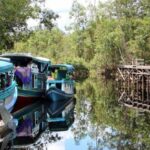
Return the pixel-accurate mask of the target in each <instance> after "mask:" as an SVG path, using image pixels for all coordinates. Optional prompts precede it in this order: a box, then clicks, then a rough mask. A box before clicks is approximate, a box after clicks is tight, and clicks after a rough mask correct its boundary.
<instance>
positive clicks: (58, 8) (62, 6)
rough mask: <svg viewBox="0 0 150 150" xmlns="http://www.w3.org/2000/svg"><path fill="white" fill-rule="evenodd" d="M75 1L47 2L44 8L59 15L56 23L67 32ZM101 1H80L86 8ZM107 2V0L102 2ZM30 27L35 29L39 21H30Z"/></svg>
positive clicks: (47, 0)
mask: <svg viewBox="0 0 150 150" xmlns="http://www.w3.org/2000/svg"><path fill="white" fill-rule="evenodd" d="M73 1H74V0H45V4H44V5H42V7H44V8H46V9H48V10H49V9H50V10H53V11H54V12H55V13H57V14H58V15H59V18H58V19H57V21H56V24H57V25H58V27H59V28H60V29H61V30H63V31H65V26H68V25H69V24H70V23H71V20H70V18H69V12H70V11H71V7H72V3H73ZM98 1H99V0H78V2H79V3H81V4H82V5H84V6H87V4H89V3H92V4H95V3H97V2H98ZM101 1H105V0H101ZM28 24H29V27H33V26H35V25H36V24H37V21H33V20H31V19H29V20H28Z"/></svg>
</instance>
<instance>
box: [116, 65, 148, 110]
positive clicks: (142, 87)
mask: <svg viewBox="0 0 150 150" xmlns="http://www.w3.org/2000/svg"><path fill="white" fill-rule="evenodd" d="M117 80H118V82H119V83H120V84H119V85H120V87H119V89H120V95H121V96H120V98H119V99H118V101H119V102H120V103H122V104H124V105H125V106H128V107H132V108H137V109H142V110H144V111H149V112H150V66H144V65H120V66H118V79H117Z"/></svg>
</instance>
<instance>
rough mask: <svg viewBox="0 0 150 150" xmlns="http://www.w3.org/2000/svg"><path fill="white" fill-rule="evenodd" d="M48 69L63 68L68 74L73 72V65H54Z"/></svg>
mask: <svg viewBox="0 0 150 150" xmlns="http://www.w3.org/2000/svg"><path fill="white" fill-rule="evenodd" d="M50 68H51V69H60V68H63V69H65V70H67V71H68V72H73V71H74V67H73V65H70V64H56V65H51V66H50Z"/></svg>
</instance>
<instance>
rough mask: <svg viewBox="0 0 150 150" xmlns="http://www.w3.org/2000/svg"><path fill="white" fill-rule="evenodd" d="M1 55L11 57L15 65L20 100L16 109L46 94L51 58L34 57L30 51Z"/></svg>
mask: <svg viewBox="0 0 150 150" xmlns="http://www.w3.org/2000/svg"><path fill="white" fill-rule="evenodd" d="M1 57H4V58H9V59H10V60H11V62H12V63H13V64H14V66H15V68H14V72H15V80H16V82H17V85H18V100H17V103H16V105H15V108H14V111H17V110H19V109H21V108H23V107H25V106H28V105H31V104H33V103H34V102H36V101H37V100H38V99H39V98H40V97H43V96H45V91H46V81H47V77H48V67H49V65H50V63H51V62H50V60H49V59H47V58H42V57H34V56H32V55H31V54H28V53H6V54H3V55H1Z"/></svg>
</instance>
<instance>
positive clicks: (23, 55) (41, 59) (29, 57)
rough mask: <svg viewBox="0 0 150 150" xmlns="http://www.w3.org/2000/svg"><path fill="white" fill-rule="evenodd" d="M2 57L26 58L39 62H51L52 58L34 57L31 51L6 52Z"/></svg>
mask: <svg viewBox="0 0 150 150" xmlns="http://www.w3.org/2000/svg"><path fill="white" fill-rule="evenodd" d="M1 56H2V57H6V58H11V59H13V58H14V59H17V60H19V59H25V60H27V59H28V60H33V61H34V62H39V63H50V60H49V59H47V58H43V57H34V56H32V55H31V53H5V54H2V55H1Z"/></svg>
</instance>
